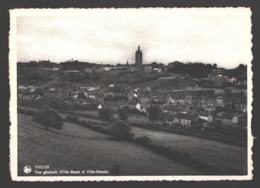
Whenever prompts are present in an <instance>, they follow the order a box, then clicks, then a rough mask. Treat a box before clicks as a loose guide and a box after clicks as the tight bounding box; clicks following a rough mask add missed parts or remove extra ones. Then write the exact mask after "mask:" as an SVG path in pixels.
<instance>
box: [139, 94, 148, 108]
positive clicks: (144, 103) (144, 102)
mask: <svg viewBox="0 0 260 188" xmlns="http://www.w3.org/2000/svg"><path fill="white" fill-rule="evenodd" d="M139 101H140V105H141V106H142V107H144V108H147V107H150V105H151V98H150V97H149V96H147V95H142V96H141V97H140V98H139Z"/></svg>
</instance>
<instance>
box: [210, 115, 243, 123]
mask: <svg viewBox="0 0 260 188" xmlns="http://www.w3.org/2000/svg"><path fill="white" fill-rule="evenodd" d="M214 119H215V121H216V122H220V123H221V124H222V125H231V124H235V125H237V124H238V123H239V117H238V115H237V114H233V113H225V112H222V113H219V114H217V115H216V116H215V118H214Z"/></svg>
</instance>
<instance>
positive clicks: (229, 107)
mask: <svg viewBox="0 0 260 188" xmlns="http://www.w3.org/2000/svg"><path fill="white" fill-rule="evenodd" d="M142 56H143V54H142V51H141V49H140V47H138V49H137V51H136V53H135V63H133V64H130V63H129V62H128V61H127V62H126V63H125V64H117V65H109V64H94V63H87V62H79V61H76V60H70V61H66V62H61V63H59V64H58V63H53V62H50V61H49V60H47V61H39V62H35V61H31V62H23V63H22V62H18V64H17V70H18V106H37V105H38V106H42V105H46V104H50V106H51V107H53V108H55V109H67V110H86V111H93V112H96V111H98V110H100V109H102V108H109V109H111V110H112V111H113V112H115V113H118V112H119V111H120V110H122V109H123V110H124V111H126V112H127V113H128V114H134V115H135V117H137V118H135V119H132V121H137V122H139V121H141V122H142V121H143V120H144V119H145V118H146V117H148V114H149V109H151V107H154V106H156V107H157V108H159V112H158V113H159V115H158V118H155V122H157V123H158V124H163V125H164V126H168V127H183V128H192V127H200V129H209V130H211V128H210V127H213V128H212V129H215V127H216V126H218V127H227V126H228V127H239V128H241V129H246V126H247V89H246V88H247V74H246V72H247V70H246V66H244V65H239V66H238V67H237V68H234V69H224V68H218V67H217V66H216V64H214V65H211V64H202V63H181V62H177V61H175V62H171V63H169V64H168V65H165V64H162V63H156V62H153V63H150V64H143V62H142V61H143V60H142ZM146 119H147V118H146Z"/></svg>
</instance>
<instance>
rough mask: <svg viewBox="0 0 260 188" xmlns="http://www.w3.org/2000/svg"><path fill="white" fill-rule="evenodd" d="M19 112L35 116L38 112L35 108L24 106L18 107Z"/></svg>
mask: <svg viewBox="0 0 260 188" xmlns="http://www.w3.org/2000/svg"><path fill="white" fill-rule="evenodd" d="M18 113H20V114H24V115H29V116H35V115H36V114H37V111H34V110H29V109H28V110H24V109H22V108H19V107H18Z"/></svg>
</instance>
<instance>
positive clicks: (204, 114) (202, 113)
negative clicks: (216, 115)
mask: <svg viewBox="0 0 260 188" xmlns="http://www.w3.org/2000/svg"><path fill="white" fill-rule="evenodd" d="M197 115H198V116H199V118H200V119H203V120H205V121H207V122H208V121H209V115H208V113H207V112H198V113H197Z"/></svg>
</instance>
